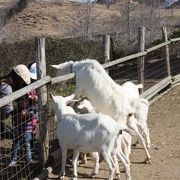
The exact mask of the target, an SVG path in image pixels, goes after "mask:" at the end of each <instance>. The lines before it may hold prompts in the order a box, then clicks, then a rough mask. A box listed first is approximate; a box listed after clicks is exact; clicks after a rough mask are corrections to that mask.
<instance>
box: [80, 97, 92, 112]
mask: <svg viewBox="0 0 180 180" xmlns="http://www.w3.org/2000/svg"><path fill="white" fill-rule="evenodd" d="M77 108H78V109H81V110H82V109H85V110H86V111H87V112H95V109H94V107H93V105H92V104H91V102H90V101H89V100H87V99H84V100H83V101H81V102H80V104H79V105H78V106H77Z"/></svg>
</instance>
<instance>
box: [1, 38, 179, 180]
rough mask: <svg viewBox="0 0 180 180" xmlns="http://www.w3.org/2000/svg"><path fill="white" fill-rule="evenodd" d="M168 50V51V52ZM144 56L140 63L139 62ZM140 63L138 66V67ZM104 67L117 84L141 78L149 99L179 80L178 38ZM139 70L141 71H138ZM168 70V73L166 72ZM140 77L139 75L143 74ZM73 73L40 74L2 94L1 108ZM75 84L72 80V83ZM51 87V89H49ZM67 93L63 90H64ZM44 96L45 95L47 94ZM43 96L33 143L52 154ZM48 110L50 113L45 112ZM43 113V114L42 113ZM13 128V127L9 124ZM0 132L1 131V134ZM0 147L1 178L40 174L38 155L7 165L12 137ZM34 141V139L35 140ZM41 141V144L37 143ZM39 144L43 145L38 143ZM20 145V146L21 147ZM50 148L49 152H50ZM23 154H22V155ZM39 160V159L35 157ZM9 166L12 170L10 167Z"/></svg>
mask: <svg viewBox="0 0 180 180" xmlns="http://www.w3.org/2000/svg"><path fill="white" fill-rule="evenodd" d="M167 53H168V54H167ZM142 57H143V66H142V64H141V63H140V62H141V61H142ZM140 64H141V67H140ZM103 66H104V68H106V69H108V73H109V75H110V76H111V77H112V78H113V79H114V80H115V81H116V82H117V83H118V84H122V83H123V82H125V81H128V80H130V81H132V82H134V83H141V82H140V80H142V79H143V82H142V83H143V84H144V90H143V92H142V93H141V96H142V97H144V98H146V99H148V100H151V99H152V98H153V97H154V96H156V95H157V94H158V93H160V92H161V91H162V90H163V89H165V88H166V87H168V86H170V85H171V84H173V83H176V82H179V81H180V38H176V39H170V40H167V39H166V42H163V43H162V44H159V45H157V46H154V47H151V48H149V49H145V50H144V51H142V52H139V53H136V54H132V55H129V56H127V57H123V58H120V59H117V60H114V61H111V62H108V63H106V64H103ZM140 70H141V73H140ZM169 73H170V74H169ZM142 75H143V77H141V78H140V76H142ZM74 77H75V74H68V75H64V76H59V77H54V78H51V77H48V76H47V77H43V78H41V79H40V80H38V81H37V82H35V83H32V84H31V85H29V86H27V87H25V88H22V89H20V90H18V91H16V92H14V93H12V94H11V95H9V96H7V97H3V98H1V99H0V108H3V106H4V105H6V104H7V103H10V102H12V101H15V100H16V99H18V98H20V97H22V96H24V95H25V94H27V93H28V92H30V91H31V90H33V89H35V90H37V89H39V88H41V87H43V86H44V85H47V87H48V91H52V90H53V89H54V88H57V87H55V86H54V85H57V84H58V83H62V82H68V81H69V80H71V79H73V78H74ZM74 84H75V83H74V82H73V85H74ZM52 86H53V89H52ZM60 87H61V88H62V87H63V85H62V86H60ZM37 92H38V96H39V97H40V96H42V94H43V93H45V94H46V93H47V92H46V91H44V92H43V91H37ZM65 93H66V92H65ZM46 95H47V94H46ZM42 104H43V102H42V99H40V100H39V102H38V104H37V106H38V110H37V112H38V119H39V122H38V130H39V131H42V132H39V133H38V135H37V137H36V143H37V147H35V148H36V149H38V150H39V151H38V155H40V152H41V153H44V154H46V155H48V156H49V152H50V153H51V152H52V151H53V150H54V149H56V148H57V147H56V148H54V144H53V142H54V141H55V140H56V136H55V133H54V127H55V125H54V122H53V120H52V118H51V112H50V109H51V108H50V105H51V103H50V101H48V106H49V108H48V106H47V108H48V109H44V108H42ZM47 112H49V113H47ZM44 114H46V116H44ZM44 121H47V127H46V128H47V129H48V131H45V132H46V133H47V132H48V134H46V135H44V136H49V140H48V142H45V141H47V139H42V138H41V137H40V134H41V136H43V129H42V124H44V123H43V122H44ZM45 124H46V123H45ZM11 128H12V129H13V128H14V127H13V126H11ZM1 135H2V134H1ZM0 141H1V142H0V147H1V151H0V153H1V157H0V160H1V162H0V163H1V165H0V177H1V179H23V178H24V177H26V178H27V179H32V178H33V177H34V176H36V173H39V169H42V166H41V165H43V166H45V164H44V159H43V157H41V160H40V162H42V163H40V162H39V163H38V164H35V165H32V164H28V163H26V162H25V160H24V159H20V160H18V166H15V167H8V162H9V161H10V156H11V155H12V153H13V152H10V151H11V143H12V139H11V138H9V139H6V138H5V139H3V138H2V137H1V139H0ZM34 141H35V140H34ZM40 142H41V143H40ZM39 144H44V147H42V146H40V147H39V146H38V145H39ZM22 147H23V146H22ZM49 149H50V151H49ZM24 156H25V155H24ZM38 160H39V158H38ZM10 168H11V169H10Z"/></svg>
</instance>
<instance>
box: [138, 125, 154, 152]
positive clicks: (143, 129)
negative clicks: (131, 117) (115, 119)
mask: <svg viewBox="0 0 180 180" xmlns="http://www.w3.org/2000/svg"><path fill="white" fill-rule="evenodd" d="M138 127H139V129H140V131H141V136H143V134H144V135H145V141H146V145H147V148H148V149H150V146H151V140H150V135H149V128H148V127H147V123H140V124H139V125H138ZM137 143H138V142H137Z"/></svg>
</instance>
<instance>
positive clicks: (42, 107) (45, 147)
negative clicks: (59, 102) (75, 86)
mask: <svg viewBox="0 0 180 180" xmlns="http://www.w3.org/2000/svg"><path fill="white" fill-rule="evenodd" d="M35 48H36V63H37V75H38V79H41V78H42V77H45V76H46V58H45V38H35ZM38 98H39V112H38V114H39V116H38V120H39V133H40V134H39V136H40V148H41V161H42V163H43V165H44V164H45V163H46V161H47V159H48V155H49V138H48V129H47V88H46V86H45V85H44V86H42V87H41V88H38Z"/></svg>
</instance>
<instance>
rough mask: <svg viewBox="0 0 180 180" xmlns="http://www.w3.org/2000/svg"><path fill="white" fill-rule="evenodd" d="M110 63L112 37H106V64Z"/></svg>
mask: <svg viewBox="0 0 180 180" xmlns="http://www.w3.org/2000/svg"><path fill="white" fill-rule="evenodd" d="M109 61H110V35H105V36H104V63H107V62H109Z"/></svg>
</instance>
